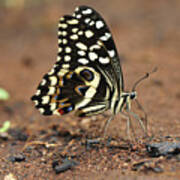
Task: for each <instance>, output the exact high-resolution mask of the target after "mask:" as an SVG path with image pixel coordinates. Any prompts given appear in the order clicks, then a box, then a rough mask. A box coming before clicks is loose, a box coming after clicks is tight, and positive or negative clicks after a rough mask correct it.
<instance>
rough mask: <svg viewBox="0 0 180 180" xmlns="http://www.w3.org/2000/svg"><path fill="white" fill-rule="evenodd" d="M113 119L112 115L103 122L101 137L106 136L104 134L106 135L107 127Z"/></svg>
mask: <svg viewBox="0 0 180 180" xmlns="http://www.w3.org/2000/svg"><path fill="white" fill-rule="evenodd" d="M112 119H114V115H112V116H111V117H110V118H109V119H108V120H107V121H106V122H105V125H104V127H103V137H105V136H106V133H107V129H108V126H109V124H110V122H111V120H112Z"/></svg>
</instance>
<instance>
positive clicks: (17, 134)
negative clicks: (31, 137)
mask: <svg viewBox="0 0 180 180" xmlns="http://www.w3.org/2000/svg"><path fill="white" fill-rule="evenodd" d="M8 134H9V135H11V136H12V137H13V138H14V139H15V140H18V141H26V140H27V139H28V135H27V134H26V133H25V132H23V130H22V129H9V130H8Z"/></svg>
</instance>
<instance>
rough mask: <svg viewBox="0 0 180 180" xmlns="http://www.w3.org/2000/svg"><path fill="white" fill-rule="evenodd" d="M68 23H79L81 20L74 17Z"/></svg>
mask: <svg viewBox="0 0 180 180" xmlns="http://www.w3.org/2000/svg"><path fill="white" fill-rule="evenodd" d="M67 23H68V24H72V25H73V24H78V23H79V21H78V20H77V19H72V20H68V21H67Z"/></svg>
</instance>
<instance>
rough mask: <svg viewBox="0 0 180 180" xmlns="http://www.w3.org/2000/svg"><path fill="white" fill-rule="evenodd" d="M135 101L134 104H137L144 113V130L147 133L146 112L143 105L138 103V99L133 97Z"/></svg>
mask: <svg viewBox="0 0 180 180" xmlns="http://www.w3.org/2000/svg"><path fill="white" fill-rule="evenodd" d="M135 102H136V104H137V105H138V108H139V109H140V110H142V111H143V113H144V126H145V131H146V133H147V132H148V131H147V126H148V119H147V113H146V111H145V110H144V108H143V106H142V105H141V104H140V103H139V101H138V100H137V99H135Z"/></svg>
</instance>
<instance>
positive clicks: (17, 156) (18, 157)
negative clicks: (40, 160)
mask: <svg viewBox="0 0 180 180" xmlns="http://www.w3.org/2000/svg"><path fill="white" fill-rule="evenodd" d="M8 160H9V161H11V162H13V163H14V162H22V161H25V160H26V157H25V155H24V154H15V155H12V156H9V157H8Z"/></svg>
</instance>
